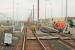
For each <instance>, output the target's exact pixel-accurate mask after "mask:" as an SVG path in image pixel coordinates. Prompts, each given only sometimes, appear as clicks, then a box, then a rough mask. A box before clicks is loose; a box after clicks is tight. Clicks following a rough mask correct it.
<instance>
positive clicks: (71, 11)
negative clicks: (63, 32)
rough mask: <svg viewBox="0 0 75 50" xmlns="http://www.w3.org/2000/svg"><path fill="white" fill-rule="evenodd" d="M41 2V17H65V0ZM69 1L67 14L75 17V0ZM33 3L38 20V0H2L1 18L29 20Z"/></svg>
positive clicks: (0, 0) (44, 0) (0, 5)
mask: <svg viewBox="0 0 75 50" xmlns="http://www.w3.org/2000/svg"><path fill="white" fill-rule="evenodd" d="M13 2H14V3H13ZM39 2H40V4H39V5H40V15H39V16H40V19H45V18H50V17H65V15H66V13H65V12H66V6H65V5H66V1H65V0H40V1H39ZM67 3H68V4H67V8H68V9H67V12H68V13H67V14H68V15H67V16H70V17H74V16H75V0H68V2H67ZM33 5H34V16H35V20H37V0H0V20H2V19H13V20H27V19H28V18H32V16H33V15H32V12H33V11H32V10H33ZM13 14H14V15H13Z"/></svg>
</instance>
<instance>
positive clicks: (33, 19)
mask: <svg viewBox="0 0 75 50" xmlns="http://www.w3.org/2000/svg"><path fill="white" fill-rule="evenodd" d="M33 23H34V4H33Z"/></svg>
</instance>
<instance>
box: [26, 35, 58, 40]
mask: <svg viewBox="0 0 75 50" xmlns="http://www.w3.org/2000/svg"><path fill="white" fill-rule="evenodd" d="M38 38H39V39H43V40H44V39H59V38H58V37H52V36H43V37H38ZM27 39H36V37H27Z"/></svg>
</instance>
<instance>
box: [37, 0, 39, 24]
mask: <svg viewBox="0 0 75 50" xmlns="http://www.w3.org/2000/svg"><path fill="white" fill-rule="evenodd" d="M37 13H38V15H37V16H38V23H39V0H38V12H37Z"/></svg>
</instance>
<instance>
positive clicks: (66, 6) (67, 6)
mask: <svg viewBox="0 0 75 50" xmlns="http://www.w3.org/2000/svg"><path fill="white" fill-rule="evenodd" d="M67 7H68V6H67V0H66V19H65V20H66V22H67Z"/></svg>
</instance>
